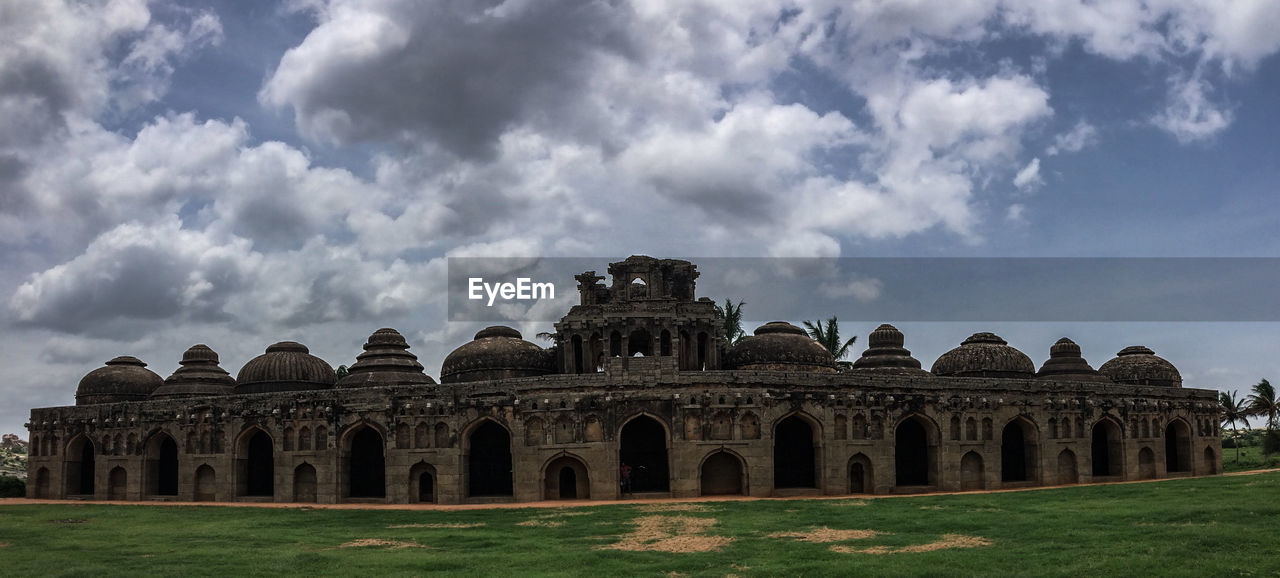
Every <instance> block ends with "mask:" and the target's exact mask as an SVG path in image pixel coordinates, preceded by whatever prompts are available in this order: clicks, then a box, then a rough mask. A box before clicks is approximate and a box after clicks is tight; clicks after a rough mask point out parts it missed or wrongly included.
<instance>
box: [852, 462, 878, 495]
mask: <svg viewBox="0 0 1280 578" xmlns="http://www.w3.org/2000/svg"><path fill="white" fill-rule="evenodd" d="M874 480H875V477H874V476H872V471H871V458H868V457H867V456H866V455H864V454H857V455H855V456H853V457H852V458H850V459H849V493H850V494H874V493H875V481H874Z"/></svg>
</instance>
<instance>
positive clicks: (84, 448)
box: [63, 435, 97, 496]
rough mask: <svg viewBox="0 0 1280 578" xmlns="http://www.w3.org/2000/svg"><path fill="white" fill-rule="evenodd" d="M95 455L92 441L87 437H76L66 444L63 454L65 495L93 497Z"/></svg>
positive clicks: (95, 468)
mask: <svg viewBox="0 0 1280 578" xmlns="http://www.w3.org/2000/svg"><path fill="white" fill-rule="evenodd" d="M96 453H97V452H96V451H95V450H94V447H93V441H92V440H90V439H89V438H88V436H83V435H81V436H77V437H76V438H75V439H73V440H71V443H69V444H67V451H66V452H65V453H64V455H65V456H66V459H67V463H66V470H65V471H66V475H65V476H64V477H63V479H64V480H66V485H67V490H66V491H67V495H70V496H92V495H93V490H94V476H95V472H96V470H97V467H96V464H95V463H94V457H95V454H96Z"/></svg>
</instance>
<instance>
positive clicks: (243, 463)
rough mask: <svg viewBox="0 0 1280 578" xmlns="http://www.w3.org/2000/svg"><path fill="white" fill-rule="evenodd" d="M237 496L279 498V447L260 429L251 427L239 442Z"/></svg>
mask: <svg viewBox="0 0 1280 578" xmlns="http://www.w3.org/2000/svg"><path fill="white" fill-rule="evenodd" d="M235 463H236V495H237V496H257V497H271V496H275V493H276V490H275V444H274V442H273V441H272V439H271V434H269V433H267V430H265V429H263V428H262V427H260V426H256V425H253V426H249V427H247V428H245V430H244V431H242V432H240V435H239V436H238V437H237V438H236V462H235Z"/></svg>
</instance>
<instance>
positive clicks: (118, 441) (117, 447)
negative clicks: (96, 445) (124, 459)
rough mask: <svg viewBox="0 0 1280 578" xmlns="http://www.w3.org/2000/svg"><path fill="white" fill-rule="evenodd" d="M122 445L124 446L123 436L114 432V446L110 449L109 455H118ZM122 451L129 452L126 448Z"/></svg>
mask: <svg viewBox="0 0 1280 578" xmlns="http://www.w3.org/2000/svg"><path fill="white" fill-rule="evenodd" d="M123 447H124V436H123V435H121V434H116V437H115V444H114V447H113V448H112V450H111V455H113V456H118V455H120V450H121V448H123ZM124 453H125V455H128V453H129V452H128V451H127V450H126V451H125V452H124Z"/></svg>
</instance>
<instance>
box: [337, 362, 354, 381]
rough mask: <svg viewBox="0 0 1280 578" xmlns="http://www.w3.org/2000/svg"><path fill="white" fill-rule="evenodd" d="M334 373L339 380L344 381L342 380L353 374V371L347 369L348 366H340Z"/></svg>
mask: <svg viewBox="0 0 1280 578" xmlns="http://www.w3.org/2000/svg"><path fill="white" fill-rule="evenodd" d="M333 373H334V375H337V376H338V379H342V378H344V377H346V376H347V375H349V374H350V373H351V370H350V369H347V366H345V365H339V366H338V369H337V370H335V371H334V372H333Z"/></svg>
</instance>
